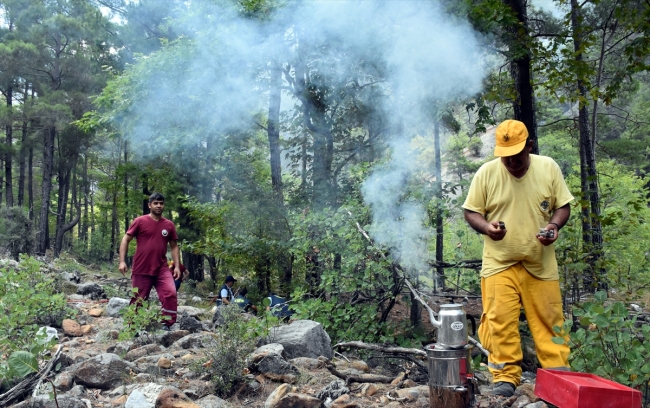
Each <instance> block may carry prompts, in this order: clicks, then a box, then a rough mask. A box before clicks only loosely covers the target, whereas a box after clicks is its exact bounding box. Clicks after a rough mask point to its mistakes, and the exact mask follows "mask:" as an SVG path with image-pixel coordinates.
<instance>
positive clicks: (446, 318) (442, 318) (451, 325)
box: [429, 303, 467, 349]
mask: <svg viewBox="0 0 650 408" xmlns="http://www.w3.org/2000/svg"><path fill="white" fill-rule="evenodd" d="M429 318H430V320H431V323H432V324H433V325H434V326H435V327H437V328H438V341H437V343H436V348H438V349H440V348H448V349H461V348H463V347H465V346H466V345H467V315H466V314H465V310H464V309H463V305H460V304H455V303H452V304H448V305H440V312H438V320H436V319H435V318H434V317H433V315H430V316H429Z"/></svg>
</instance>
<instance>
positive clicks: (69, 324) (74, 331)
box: [61, 319, 83, 337]
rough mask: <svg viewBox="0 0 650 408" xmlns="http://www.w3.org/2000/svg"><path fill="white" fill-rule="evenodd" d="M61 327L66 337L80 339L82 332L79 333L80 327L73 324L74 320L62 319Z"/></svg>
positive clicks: (75, 323)
mask: <svg viewBox="0 0 650 408" xmlns="http://www.w3.org/2000/svg"><path fill="white" fill-rule="evenodd" d="M61 326H62V327H63V333H65V334H66V335H67V336H72V337H80V336H82V335H83V332H82V331H81V326H80V325H79V323H77V322H75V321H74V320H71V319H63V323H62V325H61Z"/></svg>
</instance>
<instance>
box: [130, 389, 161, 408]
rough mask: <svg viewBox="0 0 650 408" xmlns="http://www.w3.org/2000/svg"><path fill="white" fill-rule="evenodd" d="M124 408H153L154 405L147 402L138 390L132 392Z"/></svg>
mask: <svg viewBox="0 0 650 408" xmlns="http://www.w3.org/2000/svg"><path fill="white" fill-rule="evenodd" d="M124 408H154V404H152V403H151V402H149V401H147V398H146V397H145V395H144V394H143V393H142V391H140V390H133V392H132V393H131V395H129V399H127V400H126V404H124Z"/></svg>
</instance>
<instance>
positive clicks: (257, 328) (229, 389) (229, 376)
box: [203, 305, 268, 398]
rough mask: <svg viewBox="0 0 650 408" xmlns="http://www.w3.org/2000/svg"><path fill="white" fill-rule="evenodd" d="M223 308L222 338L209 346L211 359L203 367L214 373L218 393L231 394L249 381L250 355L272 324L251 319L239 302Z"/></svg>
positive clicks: (213, 381)
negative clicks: (243, 312)
mask: <svg viewBox="0 0 650 408" xmlns="http://www.w3.org/2000/svg"><path fill="white" fill-rule="evenodd" d="M219 309H220V310H219V312H220V315H221V325H220V326H219V331H218V334H219V335H220V338H219V339H215V341H214V343H213V345H212V346H211V347H210V348H209V349H208V357H209V359H210V360H211V363H209V364H205V366H206V367H204V368H203V369H204V370H206V371H207V372H208V373H209V375H210V379H211V381H212V384H213V386H214V391H215V394H216V395H218V396H220V397H222V398H227V397H229V396H230V395H232V393H233V392H234V391H236V387H237V385H238V384H242V383H243V382H244V381H245V378H244V375H245V369H246V366H247V362H246V358H247V357H248V356H249V355H250V354H251V353H252V352H253V350H255V344H256V342H257V340H258V339H259V338H260V337H263V336H266V334H267V333H268V327H267V326H266V321H265V319H257V318H250V320H247V318H246V317H244V315H243V314H242V313H241V309H240V308H239V306H237V305H229V306H222V307H220V308H219Z"/></svg>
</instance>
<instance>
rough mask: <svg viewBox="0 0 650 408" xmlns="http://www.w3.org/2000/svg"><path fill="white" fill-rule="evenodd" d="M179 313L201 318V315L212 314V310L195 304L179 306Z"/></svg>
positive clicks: (208, 315) (207, 315)
mask: <svg viewBox="0 0 650 408" xmlns="http://www.w3.org/2000/svg"><path fill="white" fill-rule="evenodd" d="M177 312H178V314H179V315H180V314H186V315H188V316H191V317H195V318H197V319H199V320H201V317H206V318H207V317H210V316H212V311H210V310H207V309H202V308H200V307H194V306H185V305H182V306H178V309H177Z"/></svg>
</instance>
